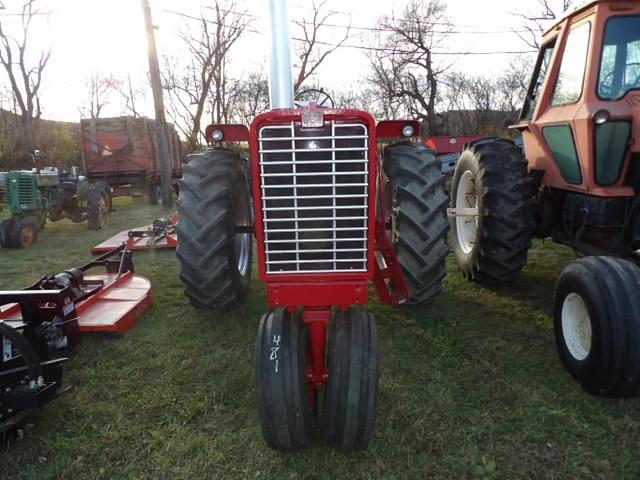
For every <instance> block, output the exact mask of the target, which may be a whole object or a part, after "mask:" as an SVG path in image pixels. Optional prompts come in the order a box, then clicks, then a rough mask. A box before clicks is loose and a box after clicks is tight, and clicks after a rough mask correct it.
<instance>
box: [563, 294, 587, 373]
mask: <svg viewBox="0 0 640 480" xmlns="http://www.w3.org/2000/svg"><path fill="white" fill-rule="evenodd" d="M560 316H561V323H562V337H563V338H564V344H565V345H566V347H567V350H568V351H569V353H570V354H571V356H572V357H573V358H575V359H576V360H578V361H582V360H584V359H585V358H587V357H588V356H589V353H590V352H591V344H592V341H593V331H592V328H591V317H590V315H589V310H588V308H587V305H586V303H585V301H584V300H583V299H582V297H581V296H580V295H578V294H577V293H574V292H571V293H569V294H568V295H567V296H566V297H565V299H564V301H563V302H562V312H561V314H560Z"/></svg>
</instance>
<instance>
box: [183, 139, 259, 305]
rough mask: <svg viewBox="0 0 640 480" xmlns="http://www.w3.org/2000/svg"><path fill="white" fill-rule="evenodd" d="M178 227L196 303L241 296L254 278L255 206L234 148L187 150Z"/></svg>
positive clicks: (189, 291) (187, 288)
mask: <svg viewBox="0 0 640 480" xmlns="http://www.w3.org/2000/svg"><path fill="white" fill-rule="evenodd" d="M178 215H179V218H180V222H179V223H178V225H177V226H176V230H177V232H178V247H177V250H176V255H177V257H178V260H179V262H180V279H181V280H182V282H183V284H184V293H185V295H186V296H187V297H188V298H189V300H190V302H191V304H192V305H194V306H195V307H198V308H204V309H211V308H219V307H225V306H227V305H229V304H232V303H234V302H236V301H238V300H239V299H241V298H242V297H243V296H244V295H245V294H246V292H247V290H248V288H249V280H250V278H251V234H250V233H244V232H240V233H236V231H235V230H236V226H249V225H251V208H250V203H249V194H248V192H247V183H246V180H245V177H244V169H243V166H242V160H241V159H240V158H239V157H238V154H237V153H236V152H233V151H231V150H222V149H219V150H206V151H204V152H199V153H194V154H191V155H189V160H188V163H186V164H185V165H184V168H183V177H182V181H181V182H180V197H179V198H178Z"/></svg>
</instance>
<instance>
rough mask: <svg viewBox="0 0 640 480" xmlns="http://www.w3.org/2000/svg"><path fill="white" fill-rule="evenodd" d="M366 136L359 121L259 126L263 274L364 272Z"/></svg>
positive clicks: (367, 160) (365, 253)
mask: <svg viewBox="0 0 640 480" xmlns="http://www.w3.org/2000/svg"><path fill="white" fill-rule="evenodd" d="M368 138H369V137H368V132H367V127H366V125H364V124H360V123H350V124H343V123H337V122H325V124H324V127H322V128H320V129H304V128H302V127H301V126H300V125H299V124H297V123H293V122H292V123H289V124H285V125H268V126H263V127H262V128H261V129H260V131H259V134H258V141H259V153H260V186H261V192H262V214H263V228H264V230H263V233H264V242H265V254H266V257H267V258H266V270H267V273H278V274H283V273H291V274H293V273H343V272H365V271H366V270H367V252H368V239H367V233H368V228H367V222H368V216H369V212H368V200H369V195H368V188H369V178H368V175H369V155H368V153H369V152H368Z"/></svg>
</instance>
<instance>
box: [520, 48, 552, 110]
mask: <svg viewBox="0 0 640 480" xmlns="http://www.w3.org/2000/svg"><path fill="white" fill-rule="evenodd" d="M554 48H555V39H554V40H553V41H551V42H549V43H547V44H546V45H543V46H542V49H541V50H540V53H539V54H538V61H537V62H536V68H535V70H534V72H533V76H532V77H531V84H530V85H529V92H528V94H527V99H526V100H525V103H524V106H523V107H522V113H521V114H520V120H531V117H533V112H534V110H535V109H536V105H537V104H538V99H539V97H540V93H541V91H542V86H543V85H544V80H545V78H547V72H548V71H549V64H550V63H551V56H552V55H553V50H554Z"/></svg>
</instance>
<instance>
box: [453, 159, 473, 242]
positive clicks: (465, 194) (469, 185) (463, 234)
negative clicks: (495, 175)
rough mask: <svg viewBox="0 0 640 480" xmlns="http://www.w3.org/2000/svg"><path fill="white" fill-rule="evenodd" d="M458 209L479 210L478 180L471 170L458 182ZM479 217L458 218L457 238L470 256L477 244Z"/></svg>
mask: <svg viewBox="0 0 640 480" xmlns="http://www.w3.org/2000/svg"><path fill="white" fill-rule="evenodd" d="M456 208H475V209H477V208H478V195H477V193H476V179H475V176H474V175H473V173H472V172H471V171H470V170H466V171H465V172H464V173H463V174H462V175H461V176H460V180H459V181H458V188H457V190H456ZM477 233H478V217H477V216H476V217H467V216H465V217H463V216H456V237H457V239H458V245H459V246H460V249H461V250H462V252H463V253H465V254H466V255H468V254H470V253H471V251H472V250H473V247H474V246H475V243H476V236H477Z"/></svg>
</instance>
